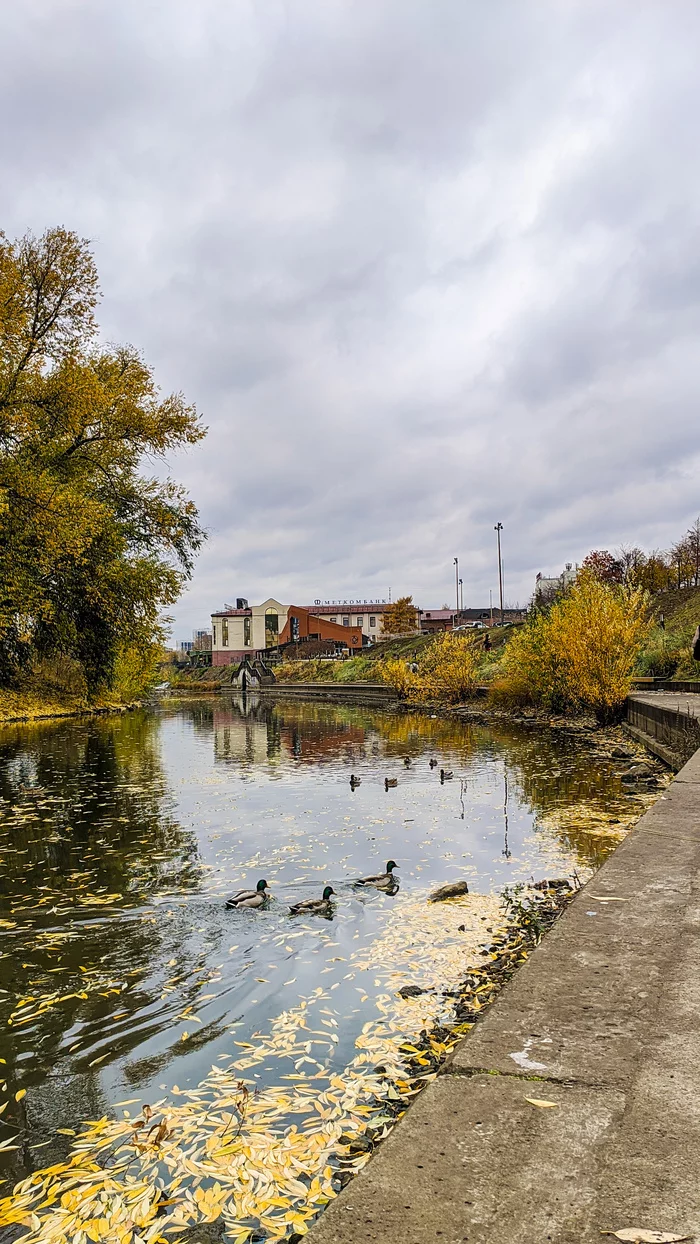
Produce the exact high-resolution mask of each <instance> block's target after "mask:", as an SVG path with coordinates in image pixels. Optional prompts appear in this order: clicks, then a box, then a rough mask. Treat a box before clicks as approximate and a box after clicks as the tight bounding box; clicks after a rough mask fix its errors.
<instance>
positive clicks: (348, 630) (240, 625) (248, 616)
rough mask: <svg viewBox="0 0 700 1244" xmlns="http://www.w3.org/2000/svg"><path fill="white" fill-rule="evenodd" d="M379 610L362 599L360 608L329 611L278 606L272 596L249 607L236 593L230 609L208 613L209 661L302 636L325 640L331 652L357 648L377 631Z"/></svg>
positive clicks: (227, 661)
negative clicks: (210, 639) (210, 641)
mask: <svg viewBox="0 0 700 1244" xmlns="http://www.w3.org/2000/svg"><path fill="white" fill-rule="evenodd" d="M383 608H386V605H384V606H383ZM379 609H380V606H378V605H377V604H374V603H373V604H372V605H370V604H369V603H368V604H367V605H365V606H364V607H363V609H362V610H360V609H359V608H358V605H357V602H353V604H352V607H347V603H346V602H343V605H342V606H338V607H336V608H335V609H334V608H333V607H332V606H330V605H323V604H322V605H312V606H304V605H284V604H282V602H281V601H279V600H275V599H274V597H270V598H269V599H268V600H264V601H263V602H262V604H260V605H249V604H248V601H247V600H246V599H245V598H244V597H239V598H238V599H237V601H236V606H235V608H234V607H233V606H232V605H225V606H224V608H223V609H220V610H219V611H218V612H217V613H213V614H212V615H211V623H212V628H211V629H212V664H213V665H231V664H232V663H234V662H235V663H238V662H239V661H241V660H242V659H243V657H245V656H255V655H256V654H258V653H261V652H266V651H269V650H270V649H273V648H280V647H283V646H284V645H285V644H291V645H295V646H296V645H298V644H300V643H304V642H305V641H307V640H316V641H324V640H325V641H328V642H330V643H331V646H332V648H333V650H334V651H335V650H341V649H348V650H349V651H351V652H357V651H360V650H361V649H362V647H363V646H364V645H365V644H369V643H371V642H372V639H373V638H374V637H375V636H376V635H377V634H378V633H379V632H380V619H381V613H380V612H379Z"/></svg>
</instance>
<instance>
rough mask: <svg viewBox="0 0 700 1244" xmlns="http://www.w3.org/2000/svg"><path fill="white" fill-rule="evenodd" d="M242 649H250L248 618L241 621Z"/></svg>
mask: <svg viewBox="0 0 700 1244" xmlns="http://www.w3.org/2000/svg"><path fill="white" fill-rule="evenodd" d="M243 647H244V648H250V618H244V619H243Z"/></svg>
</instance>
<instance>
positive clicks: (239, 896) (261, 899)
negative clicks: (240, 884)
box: [226, 881, 269, 908]
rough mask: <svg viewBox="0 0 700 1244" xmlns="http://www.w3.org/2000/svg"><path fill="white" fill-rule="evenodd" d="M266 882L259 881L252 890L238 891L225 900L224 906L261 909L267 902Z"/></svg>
mask: <svg viewBox="0 0 700 1244" xmlns="http://www.w3.org/2000/svg"><path fill="white" fill-rule="evenodd" d="M268 898H269V895H268V893H267V882H266V881H259V882H258V884H257V885H256V887H255V889H254V890H238V892H237V893H236V894H232V895H231V897H230V898H227V899H226V906H227V907H228V908H231V907H263V906H264V904H265V903H266V902H267V900H268Z"/></svg>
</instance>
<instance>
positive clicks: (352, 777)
mask: <svg viewBox="0 0 700 1244" xmlns="http://www.w3.org/2000/svg"><path fill="white" fill-rule="evenodd" d="M361 781H362V778H359V777H355V774H354V773H351V774H350V785H351V786H352V789H353V790H354V789H355V787H356V786H359V785H360V782H361Z"/></svg>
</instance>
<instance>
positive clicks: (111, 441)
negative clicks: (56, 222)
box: [0, 228, 205, 695]
mask: <svg viewBox="0 0 700 1244" xmlns="http://www.w3.org/2000/svg"><path fill="white" fill-rule="evenodd" d="M98 299H99V286H98V277H97V271H96V268H95V263H94V259H93V257H92V254H91V253H90V249H89V246H88V244H87V242H86V241H84V240H82V239H80V238H78V237H77V236H76V235H75V234H74V233H70V232H68V231H67V230H65V229H60V228H55V229H49V230H48V231H47V232H46V233H45V234H44V235H43V236H42V237H41V238H35V237H33V236H32V235H31V234H27V235H26V236H25V237H23V238H21V239H19V240H18V241H15V242H12V241H9V240H8V239H7V238H6V237H5V235H4V234H0V687H8V686H13V685H17V684H18V683H21V681H22V678H23V676H24V674H25V673H26V671H27V670H28V669H29V668H30V666H31V665H32V663H33V662H36V660H37V659H41V658H46V657H51V656H52V655H54V654H62V655H64V656H65V655H68V656H70V657H71V658H73V659H74V660H75V661H77V662H78V663H79V665H80V667H81V669H82V671H83V674H84V680H85V687H86V690H87V692H88V693H89V694H90V695H95V694H97V693H100V692H101V691H103V690H106V689H109V688H110V686H112V685H113V683H114V680H115V678H116V677H117V674H118V671H119V669H120V668H122V669H124V667H125V666H128V667H129V669H130V670H131V671H133V670H134V669H140V668H143V669H144V671H145V670H147V668H148V667H149V663H150V660H151V657H152V655H153V653H154V652H155V651H156V649H157V647H158V644H159V642H160V639H161V624H160V622H159V618H160V613H161V609H162V608H163V607H164V606H167V605H169V604H171V603H172V602H173V601H174V600H175V599H176V598H177V596H178V595H179V593H180V591H181V588H182V586H183V583H184V581H185V579H186V578H187V577H188V576H189V574H190V573H191V570H192V565H193V558H194V554H195V552H196V550H197V548H198V547H199V545H200V544H201V542H202V539H203V532H202V530H201V527H200V526H199V522H198V516H197V511H196V508H195V506H194V504H193V503H192V501H191V500H190V499H189V498H188V497H187V495H186V493H185V492H184V490H183V489H182V488H181V487H180V486H179V485H178V484H177V483H175V482H174V481H173V480H171V479H169V478H162V477H160V476H158V477H157V476H156V475H148V474H145V473H143V464H144V463H145V462H147V461H149V460H151V461H152V460H154V459H161V460H162V459H164V457H165V455H166V454H168V453H169V452H170V451H172V450H173V449H178V448H181V447H182V446H186V445H193V444H195V443H196V442H197V441H199V440H200V439H201V437H203V436H204V434H205V432H204V429H203V428H202V426H201V424H200V422H199V419H198V417H197V414H196V411H195V410H194V408H193V407H191V406H188V405H187V403H186V402H185V400H184V398H183V397H182V395H180V394H172V395H170V396H168V397H162V396H161V394H160V393H159V392H158V389H157V387H156V384H155V381H154V379H153V374H152V371H151V369H150V368H149V367H148V366H147V364H146V363H145V362H144V361H143V359H142V358H141V356H140V354H139V353H138V352H137V351H136V350H134V349H133V348H132V347H130V346H121V347H116V348H111V349H107V348H105V347H103V346H101V345H99V344H98V341H97V334H98V327H97V323H96V320H95V309H96V306H97V303H98Z"/></svg>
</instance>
